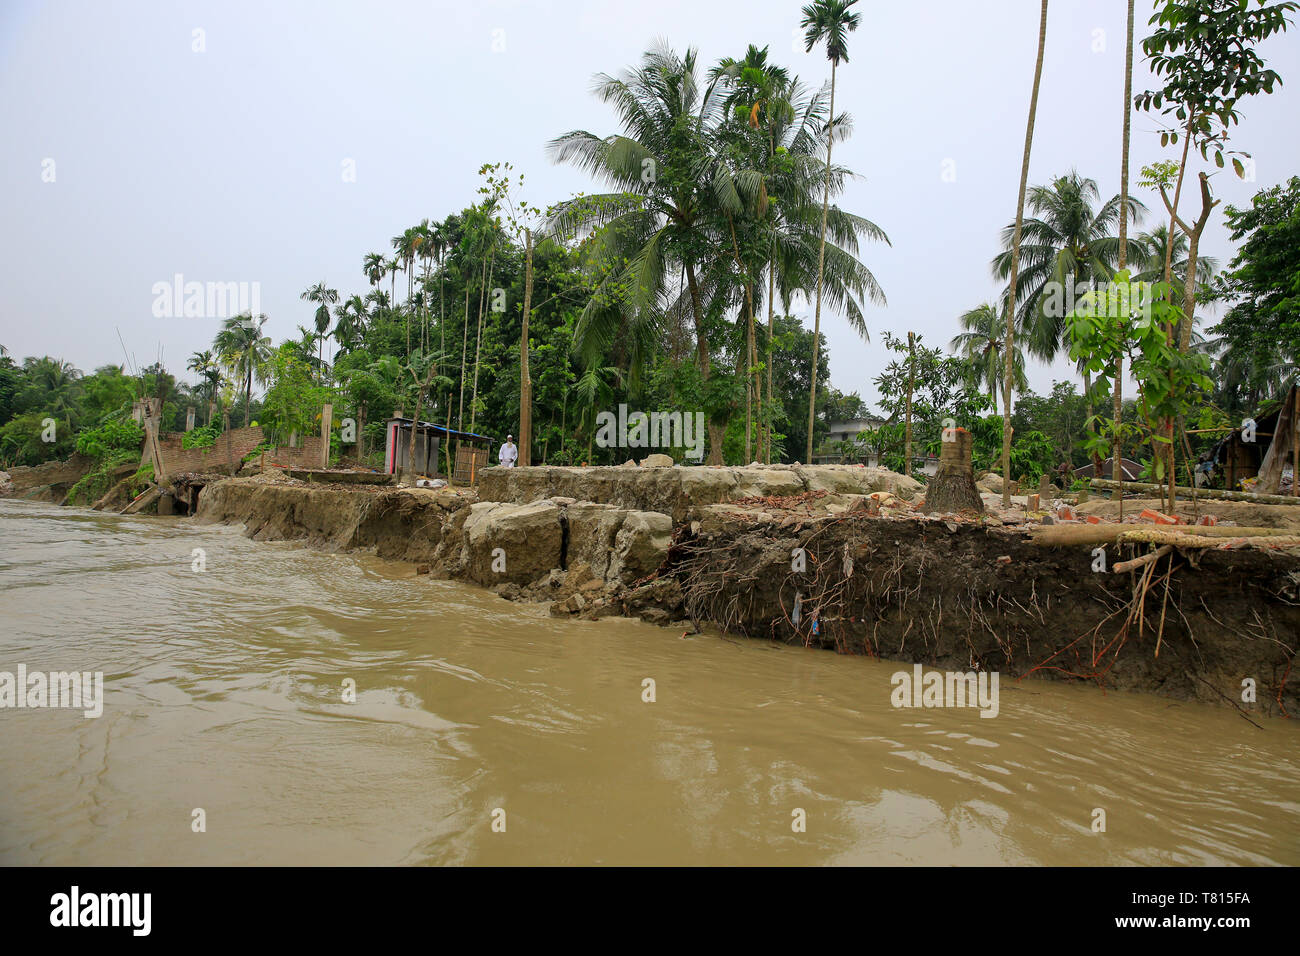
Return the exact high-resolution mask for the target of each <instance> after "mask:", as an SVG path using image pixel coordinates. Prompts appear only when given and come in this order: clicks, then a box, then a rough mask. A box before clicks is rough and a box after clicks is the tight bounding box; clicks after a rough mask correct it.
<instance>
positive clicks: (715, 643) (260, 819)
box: [0, 501, 1300, 865]
mask: <svg viewBox="0 0 1300 956" xmlns="http://www.w3.org/2000/svg"><path fill="white" fill-rule="evenodd" d="M195 549H201V554H196V552H195ZM200 559H201V561H202V565H203V567H204V568H205V570H202V571H199V570H195V567H196V562H197V561H199V560H200ZM20 664H21V665H25V667H26V668H27V670H28V671H29V672H31V671H46V672H49V671H65V670H74V669H75V670H78V671H102V672H103V675H104V678H103V679H104V685H103V714H102V716H100V717H98V718H87V717H85V716H83V714H82V712H81V711H79V710H72V709H53V708H48V707H47V708H44V709H42V708H32V707H23V708H19V707H6V708H4V709H0V863H3V864H74V865H75V864H110V863H111V864H201V863H207V864H445V863H470V864H505V865H511V864H568V863H580V864H600V863H606V864H634V863H645V864H908V863H920V864H940V865H942V864H959V865H960V864H987V863H993V864H997V863H1008V864H1017V863H1044V864H1085V865H1091V864H1165V863H1168V864H1220V863H1227V864H1289V865H1295V864H1300V722H1297V721H1286V720H1281V719H1272V720H1270V719H1266V718H1255V719H1256V720H1257V721H1258V722H1259V723H1260V725H1261V726H1262V728H1263V729H1262V730H1259V729H1256V728H1255V727H1253V726H1251V725H1250V724H1249V723H1248V722H1247V721H1245V720H1243V719H1242V718H1241V717H1240V716H1239V715H1238V714H1237V713H1235V712H1234V711H1233V710H1231V709H1228V708H1214V707H1209V706H1206V705H1203V704H1194V703H1176V702H1171V701H1168V700H1163V699H1160V698H1157V697H1154V696H1147V695H1137V694H1122V693H1103V692H1102V691H1100V690H1098V689H1096V688H1094V687H1081V686H1067V685H1064V684H1060V683H1055V682H1048V681H1025V682H1023V683H1019V684H1017V683H1015V682H1013V681H1010V680H1006V681H1002V682H1001V685H1000V706H999V708H998V714H997V716H996V717H995V718H993V719H987V718H981V717H980V716H979V714H980V712H979V710H977V709H971V708H966V709H959V708H948V709H943V708H932V709H911V708H895V707H894V706H892V704H891V690H892V687H891V676H892V675H893V674H894V673H895V672H898V671H900V670H903V669H904V667H903V665H897V664H892V663H889V662H878V661H873V660H869V659H865V658H859V657H844V656H837V655H835V654H832V653H829V652H826V651H808V650H803V649H800V648H790V647H778V646H774V645H770V644H766V643H761V642H746V641H743V640H738V639H737V640H733V639H727V638H723V637H721V636H719V635H716V634H708V633H706V634H701V635H694V636H688V637H683V636H682V632H681V630H680V629H678V630H666V629H662V628H656V627H652V626H650V625H647V624H642V623H640V622H633V621H625V620H620V619H607V620H604V621H600V622H580V621H572V620H556V619H552V618H550V617H549V616H548V615H547V612H546V609H545V607H544V606H540V605H526V604H512V603H509V602H507V601H503V600H501V599H500V598H498V597H496V596H494V595H492V594H490V593H488V592H486V591H481V590H478V589H476V588H473V587H470V586H467V585H462V584H458V583H450V582H437V581H432V582H431V581H429V580H427V579H426V578H423V577H421V578H416V577H414V576H413V574H412V569H411V568H410V566H407V565H401V564H394V563H390V562H385V561H380V560H378V559H376V558H373V557H369V556H366V555H356V554H348V555H335V554H326V553H322V552H318V551H313V550H309V549H304V548H300V547H296V546H293V545H290V544H283V543H279V544H266V543H256V542H252V541H249V540H247V539H245V538H244V537H243V536H242V535H241V534H240V533H239V531H238V530H236V529H234V528H228V527H212V526H196V525H194V524H191V523H190V522H188V521H187V520H182V519H175V520H173V519H155V518H118V517H112V516H107V515H102V514H98V513H95V512H90V511H83V510H76V509H60V508H55V507H52V506H48V505H37V504H27V503H20V502H12V501H0V671H2V672H11V673H16V671H17V668H18V666H19V665H20ZM647 679H650V680H651V681H653V685H652V689H653V697H654V699H653V701H647V700H646V698H647V697H649V696H650V693H649V691H648V690H647V689H646V688H647V685H646V683H645V682H646V680H647ZM353 682H355V700H350V699H345V698H350V697H351V694H350V693H349V688H350V687H351V686H353ZM200 810H201V811H202V813H201V814H198V813H196V811H200ZM1098 810H1101V811H1104V815H1105V816H1104V822H1105V830H1104V832H1096V831H1097V826H1096V824H1095V821H1097V820H1099V819H1100V816H1099V815H1098V814H1097V812H1096V811H1098ZM196 821H201V822H202V824H203V827H202V832H196V828H197V827H198V823H197V822H196ZM800 821H803V823H802V827H800ZM800 829H802V832H799V831H800Z"/></svg>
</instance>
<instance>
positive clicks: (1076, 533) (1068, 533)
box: [1030, 524, 1296, 548]
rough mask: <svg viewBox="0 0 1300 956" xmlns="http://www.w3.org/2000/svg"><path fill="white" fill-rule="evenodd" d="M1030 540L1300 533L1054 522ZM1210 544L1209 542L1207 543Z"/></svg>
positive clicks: (1058, 543) (1061, 542) (1058, 542)
mask: <svg viewBox="0 0 1300 956" xmlns="http://www.w3.org/2000/svg"><path fill="white" fill-rule="evenodd" d="M1030 534H1031V535H1032V537H1031V538H1030V541H1031V542H1032V543H1033V544H1036V545H1039V546H1040V547H1045V548H1052V547H1064V546H1068V545H1079V546H1082V545H1098V544H1110V543H1112V542H1115V541H1119V540H1120V539H1121V538H1122V539H1124V540H1127V541H1142V540H1160V543H1162V544H1163V543H1166V540H1165V539H1158V538H1157V536H1159V535H1178V536H1179V539H1180V540H1181V539H1182V538H1186V537H1192V538H1205V539H1214V538H1289V537H1292V536H1294V535H1295V534H1296V530H1295V529H1294V528H1236V527H1231V526H1228V525H1163V526H1159V527H1157V526H1154V525H1148V526H1145V527H1144V526H1141V525H1131V524H1054V525H1042V526H1040V527H1036V528H1034V529H1033V530H1032V531H1031V532H1030ZM1206 546H1207V547H1209V545H1208V544H1207V545H1206Z"/></svg>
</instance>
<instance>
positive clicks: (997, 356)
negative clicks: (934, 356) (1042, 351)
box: [948, 302, 1029, 415]
mask: <svg viewBox="0 0 1300 956" xmlns="http://www.w3.org/2000/svg"><path fill="white" fill-rule="evenodd" d="M960 321H961V327H962V328H963V329H965V330H966V331H964V332H962V333H960V334H958V335H955V336H953V338H952V341H951V342H949V343H948V348H950V349H952V350H953V351H954V352H959V353H960V354H961V355H963V356H965V357H966V358H967V359H968V360H969V361H970V363H971V368H972V369H973V370H974V372H975V376H976V382H977V383H978V384H979V385H980V386H981V387H987V388H988V391H989V397H990V398H991V399H993V414H995V415H996V414H997V411H998V389H999V387H1000V386H1001V385H1002V377H1003V373H1004V372H1005V366H1006V356H1005V354H1004V351H1003V349H1004V347H1005V345H1006V341H1005V340H1006V328H1007V327H1006V321H1005V319H1004V318H1003V313H1002V312H1000V311H999V310H998V309H997V308H996V307H995V306H994V305H993V303H991V302H984V303H981V304H980V305H977V306H976V307H975V308H973V309H971V310H970V311H969V312H965V313H963V314H962V316H961V320H960ZM1012 349H1013V356H1012V361H1011V369H1012V371H1011V374H1012V376H1013V378H1014V380H1015V381H1014V385H1015V387H1016V388H1017V389H1020V390H1022V391H1023V390H1024V389H1026V388H1028V387H1029V382H1028V380H1027V379H1026V378H1025V355H1024V352H1023V351H1022V350H1021V348H1020V346H1019V345H1012Z"/></svg>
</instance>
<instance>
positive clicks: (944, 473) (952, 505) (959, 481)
mask: <svg viewBox="0 0 1300 956" xmlns="http://www.w3.org/2000/svg"><path fill="white" fill-rule="evenodd" d="M943 437H944V441H943V442H942V446H943V450H942V451H940V453H939V470H938V471H936V472H935V474H934V477H933V478H931V479H930V482H929V484H928V485H927V486H926V489H925V510H926V511H927V512H929V513H931V514H933V513H934V512H936V511H974V512H978V513H980V514H982V513H983V512H984V499H983V498H981V497H980V493H979V489H978V488H976V487H975V472H974V470H973V469H972V468H971V434H970V432H968V431H967V430H966V429H964V428H947V429H944V433H943Z"/></svg>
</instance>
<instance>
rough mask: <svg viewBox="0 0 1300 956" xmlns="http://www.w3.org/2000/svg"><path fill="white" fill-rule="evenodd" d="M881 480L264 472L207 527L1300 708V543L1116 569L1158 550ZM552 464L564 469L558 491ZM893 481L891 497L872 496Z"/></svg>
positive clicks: (646, 473)
mask: <svg viewBox="0 0 1300 956" xmlns="http://www.w3.org/2000/svg"><path fill="white" fill-rule="evenodd" d="M760 471H761V472H764V473H766V474H761V475H760V474H756V473H757V472H760ZM866 471H867V470H865V469H857V470H856V474H851V475H847V476H846V474H845V473H840V472H838V471H836V470H827V471H826V472H822V471H821V470H820V469H816V468H812V469H799V470H794V469H785V470H781V469H683V468H675V469H644V470H637V469H631V468H629V469H620V468H603V469H586V470H585V477H584V470H583V469H517V470H516V474H514V475H506V476H505V477H504V478H503V477H502V476H501V471H500V470H497V469H491V470H489V471H487V472H485V473H484V481H483V483H482V485H481V486H480V493H481V494H482V495H483V496H485V497H486V496H487V495H492V496H494V498H496V499H499V500H486V501H479V500H476V498H477V496H476V495H475V494H474V493H473V492H472V491H467V492H462V491H451V490H446V489H441V490H424V489H393V488H368V487H343V486H332V487H321V486H319V485H316V486H308V485H307V484H306V483H303V482H297V481H293V480H289V479H287V478H285V477H284V476H282V475H281V476H277V477H275V478H272V477H271V476H265V477H259V478H250V479H230V480H225V481H219V482H216V483H214V484H211V485H209V486H208V487H207V488H206V489H205V490H204V491H203V494H202V497H201V498H200V504H199V512H198V520H200V521H202V522H211V521H223V522H235V521H238V522H242V523H244V524H245V526H246V529H247V533H248V534H250V535H251V536H253V537H255V538H259V539H301V540H305V541H307V542H308V543H311V544H313V545H315V546H318V547H324V548H328V549H332V550H346V549H352V548H366V549H373V550H375V551H376V552H377V553H378V554H379V555H380V556H382V557H389V558H397V559H403V560H409V561H415V562H418V563H421V564H427V566H428V567H427V570H429V571H431V572H432V573H434V574H435V575H437V576H440V577H451V578H456V579H461V580H467V581H471V582H474V583H477V584H479V585H482V586H485V587H490V588H492V589H493V590H494V591H496V592H497V593H499V594H501V595H502V596H504V597H509V598H522V599H532V600H549V601H552V602H553V603H552V606H551V613H552V614H556V615H567V614H571V615H576V616H580V617H583V618H598V617H602V616H607V615H614V614H621V615H632V616H638V617H642V618H644V619H646V620H649V621H652V622H655V623H661V624H666V623H672V622H679V621H688V620H689V621H693V622H696V623H700V624H714V625H716V626H718V627H721V628H722V629H724V630H726V631H729V632H732V633H737V634H744V635H748V636H751V637H761V638H769V639H774V640H779V641H784V642H787V643H798V644H804V645H807V646H818V647H828V648H834V649H837V650H839V651H841V652H845V653H858V654H870V655H873V656H877V657H881V658H885V659H890V660H897V661H902V662H907V663H921V664H924V665H927V666H931V667H936V668H940V669H944V670H961V671H967V670H970V669H973V668H980V669H985V670H995V671H998V672H999V673H1001V674H1002V675H1003V676H1004V678H1007V679H1010V678H1018V677H1025V676H1033V677H1046V678H1056V679H1067V680H1083V681H1088V682H1093V683H1096V684H1099V685H1101V686H1103V687H1108V688H1120V689H1135V690H1144V691H1153V692H1155V693H1158V694H1162V695H1165V696H1169V697H1174V698H1179V699H1196V700H1204V701H1212V702H1216V703H1220V704H1224V703H1225V702H1226V703H1231V704H1232V705H1233V706H1236V707H1238V708H1239V709H1241V710H1242V711H1243V712H1252V711H1253V712H1259V711H1262V712H1265V713H1283V712H1285V713H1290V714H1295V713H1300V675H1296V674H1293V673H1292V664H1293V663H1294V661H1295V657H1296V652H1297V645H1298V644H1300V637H1298V635H1300V555H1297V554H1296V553H1295V551H1282V550H1267V549H1249V550H1244V549H1243V550H1225V549H1222V548H1219V547H1217V546H1216V547H1211V548H1206V549H1203V550H1197V551H1192V552H1188V553H1187V555H1186V556H1185V555H1184V554H1183V553H1181V552H1179V551H1174V552H1173V553H1172V554H1171V555H1170V556H1169V557H1165V558H1162V559H1161V560H1160V561H1158V562H1155V563H1154V564H1150V565H1147V566H1145V567H1143V568H1140V569H1138V570H1136V571H1133V572H1125V573H1121V574H1115V573H1113V572H1112V571H1111V570H1110V568H1111V567H1112V566H1113V565H1114V564H1116V563H1118V562H1120V561H1123V560H1125V559H1126V558H1130V557H1133V556H1136V555H1137V554H1138V553H1139V550H1138V549H1139V548H1141V549H1142V551H1145V550H1146V547H1147V546H1146V545H1141V546H1135V545H1123V546H1115V545H1112V546H1110V547H1109V548H1108V549H1107V550H1108V553H1107V562H1108V565H1107V570H1106V571H1104V572H1095V571H1093V570H1092V566H1093V560H1094V559H1093V554H1092V548H1091V547H1079V546H1073V547H1062V548H1046V547H1042V546H1040V545H1035V544H1032V543H1030V537H1029V534H1028V533H1027V531H1026V530H1025V529H1024V528H1021V527H1016V528H1010V527H1003V526H1002V524H1001V519H997V518H996V517H995V518H991V519H980V520H979V521H971V520H968V519H963V518H959V517H957V516H944V515H940V516H938V517H936V518H925V517H921V516H919V515H918V514H916V513H915V512H914V511H913V510H912V505H911V504H909V503H908V502H906V501H903V500H901V496H899V495H896V494H895V492H891V491H887V490H883V489H884V488H886V487H888V486H890V485H892V486H893V487H894V489H896V491H897V492H902V493H905V494H912V493H913V491H914V489H911V488H910V487H908V486H906V484H905V483H906V482H907V481H909V480H910V479H902V478H901V476H897V475H895V476H893V478H894V479H900V480H901V483H900V482H899V481H892V480H891V479H890V478H889V475H890V473H889V472H883V474H875V475H872V476H870V477H868V476H867V475H866V474H865V472H866ZM543 472H560V473H561V474H559V475H557V476H555V477H554V479H553V481H554V483H553V484H552V483H551V480H549V479H548V477H547V476H546V475H545V474H539V473H543ZM619 472H622V473H623V477H619V475H618V474H616V473H619ZM692 472H698V473H699V474H698V475H696V474H691V473H692ZM494 473H495V474H494ZM674 473H676V474H674ZM741 473H744V474H741ZM489 476H491V477H489ZM872 484H876V485H880V486H881V487H882V490H881V491H879V492H876V493H875V494H874V495H872V496H870V497H868V495H867V489H868V488H869V487H870V486H871V485H872ZM801 489H802V490H801ZM836 489H842V490H836ZM543 492H549V495H543V494H542V493H543ZM561 492H570V493H571V494H561ZM598 495H607V498H604V499H599V500H598V501H595V502H593V501H592V500H591V499H592V498H596V497H597V496H598ZM579 499H586V500H579ZM1216 545H1217V542H1216ZM798 549H802V552H800V551H799V550H798ZM1148 572H1149V573H1148ZM1248 680H1249V681H1253V684H1254V688H1255V690H1254V694H1255V698H1256V700H1255V702H1253V703H1250V702H1243V701H1242V695H1243V681H1248Z"/></svg>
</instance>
